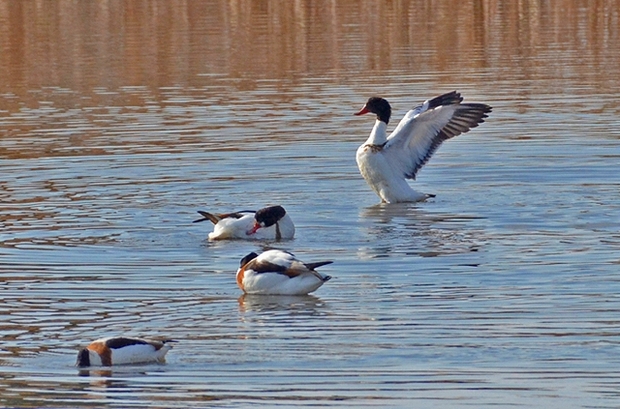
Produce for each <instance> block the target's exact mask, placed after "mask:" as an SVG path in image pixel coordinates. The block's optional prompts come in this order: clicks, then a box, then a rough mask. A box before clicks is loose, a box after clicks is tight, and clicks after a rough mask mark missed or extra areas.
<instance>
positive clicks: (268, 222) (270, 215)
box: [254, 206, 286, 227]
mask: <svg viewBox="0 0 620 409" xmlns="http://www.w3.org/2000/svg"><path fill="white" fill-rule="evenodd" d="M285 214H286V210H284V208H283V207H282V206H269V207H265V208H262V209H260V210H259V211H257V212H256V214H255V215H254V219H256V223H257V224H259V225H260V227H269V226H273V225H274V224H276V223H277V222H278V221H279V220H280V219H281V218H283V217H284V215H285Z"/></svg>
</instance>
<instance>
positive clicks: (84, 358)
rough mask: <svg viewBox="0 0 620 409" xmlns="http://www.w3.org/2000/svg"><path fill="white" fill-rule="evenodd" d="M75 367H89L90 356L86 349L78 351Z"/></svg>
mask: <svg viewBox="0 0 620 409" xmlns="http://www.w3.org/2000/svg"><path fill="white" fill-rule="evenodd" d="M75 365H76V366H77V367H79V368H85V367H87V366H90V354H89V353H88V349H86V348H83V349H80V352H78V357H77V362H76V363H75Z"/></svg>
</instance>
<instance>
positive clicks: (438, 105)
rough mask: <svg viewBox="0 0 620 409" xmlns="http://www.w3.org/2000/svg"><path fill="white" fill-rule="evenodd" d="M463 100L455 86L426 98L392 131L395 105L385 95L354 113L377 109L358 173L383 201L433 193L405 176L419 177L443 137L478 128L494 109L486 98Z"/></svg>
mask: <svg viewBox="0 0 620 409" xmlns="http://www.w3.org/2000/svg"><path fill="white" fill-rule="evenodd" d="M461 101H463V98H462V97H461V94H459V93H457V92H456V91H453V92H450V93H447V94H443V95H440V96H438V97H436V98H433V99H431V100H427V101H425V102H424V104H422V105H420V106H418V107H415V108H414V109H412V110H410V111H409V112H407V114H406V115H405V117H404V118H403V119H402V120H401V121H400V123H399V124H398V126H397V127H396V128H395V129H394V130H393V131H392V133H391V134H390V135H389V136H388V135H387V133H386V129H387V125H388V122H389V121H390V116H391V114H392V108H391V107H390V104H389V103H388V102H387V101H386V100H385V99H383V98H379V97H371V98H370V99H368V102H366V105H364V107H363V108H362V109H361V110H360V111H359V112H357V113H356V114H355V115H363V114H366V113H369V112H372V113H374V114H376V115H377V119H376V121H375V125H374V127H373V129H372V131H371V132H370V136H369V137H368V140H366V142H365V143H364V144H363V145H362V146H360V147H359V148H358V150H357V155H356V159H357V165H358V167H359V170H360V173H361V174H362V176H363V177H364V179H366V182H368V184H369V185H370V187H371V188H372V189H373V190H374V191H375V192H376V193H377V195H379V197H380V198H381V201H383V202H387V203H396V202H417V201H420V200H425V199H427V198H429V197H432V195H427V194H424V193H420V192H416V191H415V190H413V189H412V188H411V186H409V183H407V180H406V179H415V177H416V174H417V172H418V171H419V170H420V168H422V166H424V164H425V163H426V162H427V161H428V160H429V159H430V157H431V156H432V155H433V153H434V152H435V151H436V150H437V148H439V146H440V145H441V143H442V142H443V141H445V140H446V139H450V138H453V137H455V136H457V135H460V134H462V133H465V132H467V131H469V130H470V129H471V128H475V127H476V126H478V124H480V123H482V122H484V118H486V117H487V113H489V112H491V109H492V108H491V107H490V106H488V105H485V104H476V103H473V104H472V103H468V104H461Z"/></svg>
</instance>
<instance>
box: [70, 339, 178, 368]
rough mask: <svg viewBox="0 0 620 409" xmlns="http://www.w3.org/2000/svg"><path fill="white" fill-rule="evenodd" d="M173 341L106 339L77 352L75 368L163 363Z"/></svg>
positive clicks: (96, 341) (98, 340)
mask: <svg viewBox="0 0 620 409" xmlns="http://www.w3.org/2000/svg"><path fill="white" fill-rule="evenodd" d="M171 342H175V341H173V340H164V341H156V340H148V339H142V338H128V337H108V338H100V339H97V340H95V341H93V342H91V343H90V345H88V346H87V347H86V348H83V349H81V350H80V352H78V357H77V362H76V366H78V367H80V368H84V367H89V366H113V365H124V364H138V363H147V362H164V360H165V356H166V354H167V353H168V351H170V349H172V345H170V343H171Z"/></svg>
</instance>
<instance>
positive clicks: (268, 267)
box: [237, 250, 332, 295]
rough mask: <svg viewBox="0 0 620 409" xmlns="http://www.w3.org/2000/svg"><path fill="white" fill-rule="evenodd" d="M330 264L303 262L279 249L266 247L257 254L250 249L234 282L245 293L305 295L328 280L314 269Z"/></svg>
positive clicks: (326, 262)
mask: <svg viewBox="0 0 620 409" xmlns="http://www.w3.org/2000/svg"><path fill="white" fill-rule="evenodd" d="M331 263H332V261H319V262H315V263H303V262H301V261H300V260H298V259H297V258H295V256H294V255H293V254H292V253H289V252H287V251H282V250H267V251H265V252H263V253H261V254H260V255H258V254H256V253H254V252H252V253H250V254H248V255H247V256H245V257H243V258H242V259H241V262H240V263H239V270H237V284H238V285H239V288H241V290H242V291H243V292H244V293H246V294H263V295H304V294H308V293H311V292H312V291H315V290H316V289H318V288H319V287H320V286H322V285H323V284H324V283H325V282H327V281H329V280H330V279H331V277H330V276H328V275H324V274H321V273H319V272H318V271H316V270H315V269H316V268H318V267H321V266H324V265H326V264H331Z"/></svg>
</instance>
